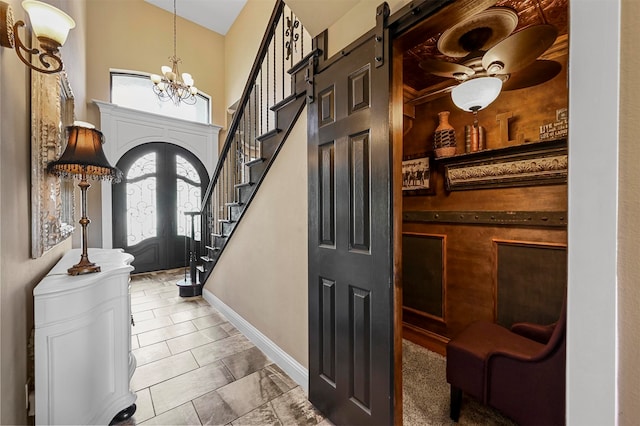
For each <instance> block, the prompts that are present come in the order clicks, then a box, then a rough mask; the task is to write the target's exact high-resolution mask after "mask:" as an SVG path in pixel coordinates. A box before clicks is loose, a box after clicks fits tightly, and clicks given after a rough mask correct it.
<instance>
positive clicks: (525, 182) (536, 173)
mask: <svg viewBox="0 0 640 426" xmlns="http://www.w3.org/2000/svg"><path fill="white" fill-rule="evenodd" d="M435 163H436V164H441V165H442V166H443V167H444V177H445V188H446V189H447V191H460V190H470V189H485V188H506V187H513V186H535V185H554V184H556V185H557V184H564V183H566V182H567V168H568V158H567V140H566V139H558V140H549V141H540V142H529V143H526V144H522V145H515V146H508V147H504V148H497V149H485V150H482V151H477V152H470V153H465V154H459V155H454V156H451V157H441V158H436V159H435Z"/></svg>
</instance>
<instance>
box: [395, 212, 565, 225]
mask: <svg viewBox="0 0 640 426" xmlns="http://www.w3.org/2000/svg"><path fill="white" fill-rule="evenodd" d="M402 218H403V219H404V221H405V222H421V223H455V224H476V225H494V226H521V227H523V226H524V227H533V228H566V227H567V218H568V216H567V212H566V211H548V212H544V211H515V212H509V211H422V210H410V211H405V212H404V213H403V214H402Z"/></svg>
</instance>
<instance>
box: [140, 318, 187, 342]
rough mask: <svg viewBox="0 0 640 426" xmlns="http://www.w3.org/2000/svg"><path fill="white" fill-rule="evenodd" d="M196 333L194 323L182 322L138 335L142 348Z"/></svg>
mask: <svg viewBox="0 0 640 426" xmlns="http://www.w3.org/2000/svg"><path fill="white" fill-rule="evenodd" d="M195 331H197V329H196V327H195V326H194V325H193V324H192V323H190V322H181V323H180V324H175V325H170V326H168V327H164V328H159V329H157V330H151V331H147V332H145V333H140V334H138V343H140V346H141V347H142V346H147V345H152V344H154V343H158V342H161V341H163V340H168V339H173V338H174V337H178V336H182V335H185V334H189V333H193V332H195Z"/></svg>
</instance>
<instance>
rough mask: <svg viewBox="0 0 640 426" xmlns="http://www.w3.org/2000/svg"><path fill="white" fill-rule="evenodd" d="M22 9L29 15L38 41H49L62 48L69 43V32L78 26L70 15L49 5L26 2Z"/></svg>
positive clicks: (27, 0)
mask: <svg viewBox="0 0 640 426" xmlns="http://www.w3.org/2000/svg"><path fill="white" fill-rule="evenodd" d="M22 7H23V8H24V10H26V11H27V13H28V14H29V20H30V21H31V27H32V28H33V32H34V33H35V35H36V37H37V38H38V40H41V39H42V38H44V39H49V40H53V41H54V42H55V43H57V45H58V46H62V45H63V44H64V42H65V41H67V36H68V35H69V30H70V29H72V28H74V27H75V26H76V23H75V22H74V20H73V19H71V17H70V16H69V15H67V14H66V13H64V12H63V11H61V10H60V9H56V8H55V7H53V6H51V5H49V4H47V3H43V2H40V1H36V0H25V1H23V2H22ZM41 41H42V40H41Z"/></svg>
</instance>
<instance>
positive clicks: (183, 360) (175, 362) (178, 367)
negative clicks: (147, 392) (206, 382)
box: [131, 352, 198, 411]
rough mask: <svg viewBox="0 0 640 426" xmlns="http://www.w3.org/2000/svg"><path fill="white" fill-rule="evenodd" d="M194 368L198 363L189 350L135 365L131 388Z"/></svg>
mask: <svg viewBox="0 0 640 426" xmlns="http://www.w3.org/2000/svg"><path fill="white" fill-rule="evenodd" d="M196 368H198V364H197V363H196V361H195V359H193V356H192V355H191V352H183V353H181V354H178V355H173V356H170V357H167V358H163V359H161V360H158V361H155V362H152V363H149V364H146V365H141V366H140V367H137V368H136V371H135V372H134V373H133V377H132V378H131V388H132V389H133V390H134V391H138V390H140V389H144V388H146V387H149V386H151V385H155V384H157V383H160V382H163V381H165V380H167V379H170V378H172V377H176V376H179V375H180V374H184V373H186V372H188V371H191V370H195V369H196ZM156 411H157V410H156Z"/></svg>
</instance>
